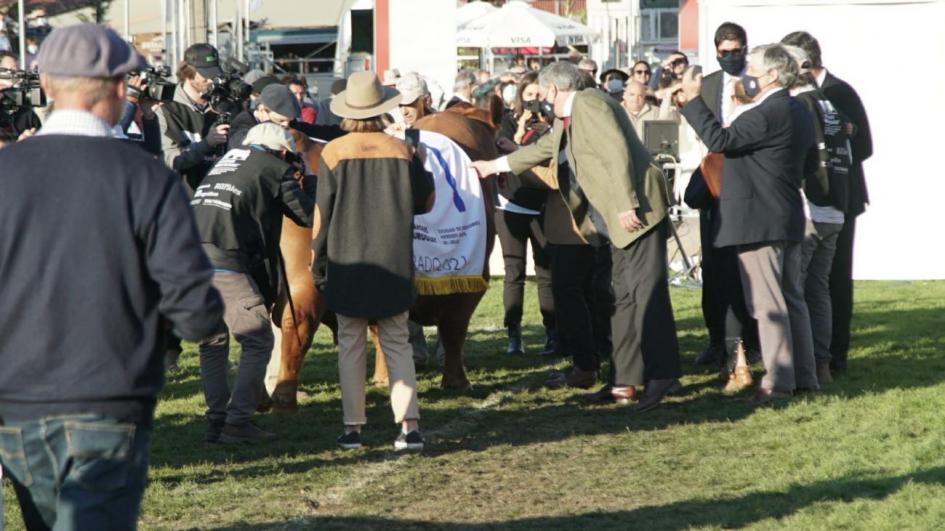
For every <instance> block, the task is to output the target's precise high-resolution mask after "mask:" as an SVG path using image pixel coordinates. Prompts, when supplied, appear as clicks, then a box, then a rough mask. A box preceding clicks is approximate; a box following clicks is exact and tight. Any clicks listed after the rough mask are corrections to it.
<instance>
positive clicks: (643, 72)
mask: <svg viewBox="0 0 945 531" xmlns="http://www.w3.org/2000/svg"><path fill="white" fill-rule="evenodd" d="M633 73H634V74H646V75H650V74H651V72H650V71H649V70H634V71H633Z"/></svg>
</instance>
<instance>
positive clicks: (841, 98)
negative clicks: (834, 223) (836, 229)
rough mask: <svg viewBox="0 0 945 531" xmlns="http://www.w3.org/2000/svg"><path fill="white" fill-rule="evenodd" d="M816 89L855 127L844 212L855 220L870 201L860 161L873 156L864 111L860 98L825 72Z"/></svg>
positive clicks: (868, 126) (850, 88) (843, 82)
mask: <svg viewBox="0 0 945 531" xmlns="http://www.w3.org/2000/svg"><path fill="white" fill-rule="evenodd" d="M820 88H821V90H822V91H823V93H824V96H826V97H827V99H828V100H830V102H831V103H833V105H834V107H836V108H837V110H838V111H840V112H841V113H843V114H844V115H845V116H846V118H847V119H848V120H850V121H851V122H853V123H854V124H855V125H856V134H855V135H854V136H853V138H852V139H850V143H851V144H852V147H853V167H852V168H850V198H849V202H848V204H849V207H848V210H847V212H846V213H847V214H849V215H852V216H854V217H856V216H859V215H860V214H862V213H863V212H864V211H865V210H866V204H867V203H869V202H870V198H869V195H868V194H867V192H866V178H865V177H864V175H863V161H864V160H866V159H868V158H870V156H871V155H872V154H873V136H872V135H871V134H870V122H869V120H868V119H867V118H866V109H864V108H863V102H862V101H860V96H859V95H857V93H856V91H855V90H853V87H851V86H850V85H849V84H848V83H847V82H846V81H843V80H842V79H840V78H838V77H836V76H834V75H833V74H831V73H830V72H827V76H826V77H825V78H824V84H823V86H822V87H820Z"/></svg>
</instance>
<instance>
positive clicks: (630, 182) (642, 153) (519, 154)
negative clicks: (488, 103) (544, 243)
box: [508, 89, 669, 249]
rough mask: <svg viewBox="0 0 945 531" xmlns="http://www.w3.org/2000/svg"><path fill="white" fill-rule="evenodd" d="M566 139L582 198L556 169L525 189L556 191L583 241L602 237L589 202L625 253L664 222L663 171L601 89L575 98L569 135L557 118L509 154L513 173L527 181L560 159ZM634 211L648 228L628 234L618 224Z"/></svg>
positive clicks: (665, 200) (613, 101) (617, 104)
mask: <svg viewBox="0 0 945 531" xmlns="http://www.w3.org/2000/svg"><path fill="white" fill-rule="evenodd" d="M565 134H567V135H568V136H567V138H568V142H567V148H566V149H565V155H566V157H567V160H568V165H569V166H570V168H571V171H573V172H574V175H575V179H576V180H577V182H578V184H579V185H580V187H581V190H582V191H583V195H582V194H577V193H575V191H574V190H573V189H570V187H567V189H566V190H562V187H561V186H559V181H560V182H568V179H569V177H568V176H560V177H559V176H558V166H557V165H556V164H555V165H553V167H552V169H551V171H550V172H549V175H547V176H545V178H544V179H541V180H540V181H538V182H537V183H528V182H526V183H525V185H537V186H544V187H546V188H550V189H552V190H557V192H558V194H559V196H560V197H561V199H562V200H563V201H564V203H566V204H567V207H568V209H569V210H570V213H571V215H572V216H573V217H574V221H575V223H576V225H577V228H578V229H579V230H580V232H581V235H582V237H584V238H585V239H587V238H588V237H590V236H593V235H595V234H598V232H597V231H596V229H595V227H594V225H593V223H592V222H591V219H590V215H589V211H588V203H590V205H593V207H594V208H595V209H596V210H597V211H598V212H599V213H600V215H601V217H602V218H603V221H604V223H605V224H606V226H607V232H608V236H609V237H610V241H611V243H613V245H614V247H617V248H621V249H622V248H625V247H627V246H628V245H630V244H631V243H633V242H634V241H636V240H637V239H638V238H639V237H640V236H642V235H643V234H645V233H646V232H647V231H649V230H650V229H652V228H653V227H656V226H657V225H658V224H659V222H660V221H662V219H663V218H664V217H666V209H667V205H668V203H669V198H668V194H667V191H666V183H665V181H664V178H663V173H662V171H661V170H660V169H659V168H658V167H657V166H656V165H654V164H653V159H652V158H651V157H650V153H649V152H648V151H647V149H646V147H645V146H644V145H643V143H642V142H640V140H639V139H638V138H637V135H636V132H635V131H634V129H633V124H632V123H631V122H630V118H629V117H628V116H627V112H626V111H624V110H623V107H621V106H620V104H619V103H618V102H617V101H616V100H614V99H613V98H611V97H610V96H608V95H607V94H606V93H604V92H602V91H600V90H598V89H585V90H582V91H581V92H578V93H577V94H575V96H574V105H573V107H572V110H571V121H570V127H569V128H568V131H565V127H564V122H563V121H562V120H560V119H557V118H556V119H555V121H554V124H553V125H552V129H551V133H549V134H546V135H545V136H543V137H541V139H539V140H538V142H536V143H534V144H532V145H530V146H526V147H523V148H522V149H519V150H518V151H516V152H515V153H512V154H511V155H509V158H508V162H509V166H510V167H511V169H512V173H513V174H515V175H519V176H521V177H522V178H523V181H524V180H525V179H526V178H527V175H528V172H529V170H531V169H532V168H534V167H535V166H538V165H540V164H542V163H544V162H545V161H547V160H549V159H553V160H557V157H558V153H559V151H560V149H561V139H562V137H563V136H564V135H565ZM539 178H541V177H540V176H539ZM545 179H547V180H545ZM585 196H586V198H585ZM631 209H636V211H637V215H639V216H640V218H641V220H642V221H643V224H644V226H643V228H641V229H638V230H635V231H633V232H627V231H626V230H624V228H623V226H622V225H621V224H620V218H619V214H620V213H622V212H626V211H628V210H631ZM548 215H549V212H548V211H546V216H548Z"/></svg>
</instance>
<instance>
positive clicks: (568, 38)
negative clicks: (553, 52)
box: [456, 1, 597, 48]
mask: <svg viewBox="0 0 945 531" xmlns="http://www.w3.org/2000/svg"><path fill="white" fill-rule="evenodd" d="M596 35H597V32H595V31H594V30H592V29H591V28H588V27H587V26H584V25H583V24H579V23H577V22H575V21H573V20H571V19H569V18H565V17H559V16H557V15H553V14H551V13H548V12H547V11H542V10H540V9H535V8H533V7H531V6H529V5H528V4H526V3H525V2H520V1H511V2H509V3H507V4H505V5H504V6H502V8H501V9H497V10H495V11H493V12H492V13H488V14H486V15H484V16H481V17H479V18H477V19H474V20H471V21H469V22H467V23H466V24H465V25H463V26H462V27H461V28H459V30H458V31H457V32H456V45H457V46H468V47H476V48H522V47H533V46H541V47H550V46H554V45H555V43H556V42H557V43H558V44H562V45H564V44H573V43H575V42H581V41H586V40H587V39H588V38H591V37H593V36H596Z"/></svg>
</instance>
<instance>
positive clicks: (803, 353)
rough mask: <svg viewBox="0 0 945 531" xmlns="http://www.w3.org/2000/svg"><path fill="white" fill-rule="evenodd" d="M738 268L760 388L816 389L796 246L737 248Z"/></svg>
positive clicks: (807, 316) (780, 243) (812, 349)
mask: <svg viewBox="0 0 945 531" xmlns="http://www.w3.org/2000/svg"><path fill="white" fill-rule="evenodd" d="M738 265H739V272H740V273H741V278H742V288H743V290H744V292H745V303H746V305H747V306H748V312H749V313H750V314H751V316H752V317H754V318H755V319H756V320H757V321H758V339H759V342H760V343H761V358H762V360H763V361H764V365H765V371H766V373H765V376H764V378H763V379H762V380H761V386H762V387H763V388H765V389H771V390H774V391H781V392H791V391H794V389H795V388H797V387H805V388H808V389H817V388H818V384H817V372H816V363H815V362H814V341H813V338H812V337H811V330H810V315H809V314H808V311H807V302H806V301H805V300H804V284H803V282H802V281H801V244H800V242H772V243H763V244H755V245H743V246H739V247H738Z"/></svg>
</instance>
